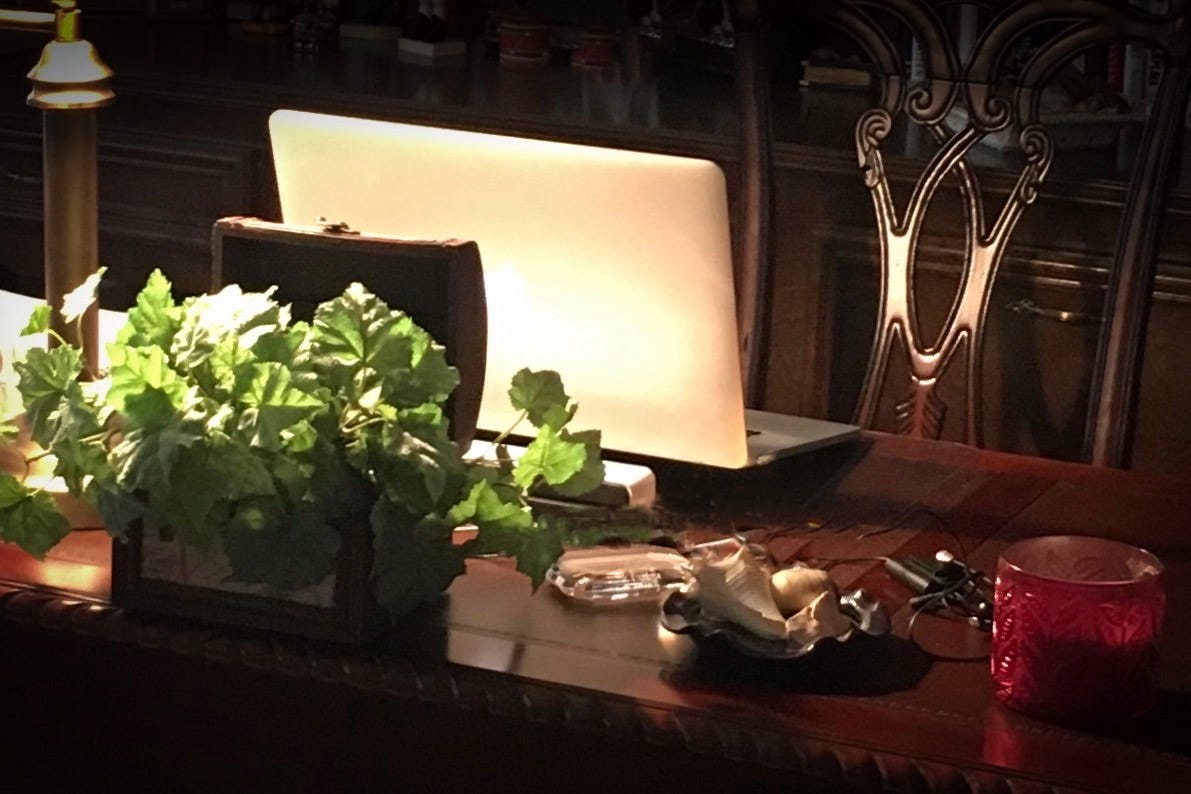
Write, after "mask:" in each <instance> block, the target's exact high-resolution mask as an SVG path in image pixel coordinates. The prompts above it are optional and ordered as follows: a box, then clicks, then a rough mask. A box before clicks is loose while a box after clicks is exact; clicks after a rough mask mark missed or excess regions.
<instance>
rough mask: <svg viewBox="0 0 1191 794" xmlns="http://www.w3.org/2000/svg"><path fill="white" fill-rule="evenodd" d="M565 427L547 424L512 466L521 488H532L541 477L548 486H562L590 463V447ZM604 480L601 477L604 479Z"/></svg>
mask: <svg viewBox="0 0 1191 794" xmlns="http://www.w3.org/2000/svg"><path fill="white" fill-rule="evenodd" d="M565 433H566V431H565V430H563V431H559V430H555V429H554V428H552V427H550V426H549V425H545V426H543V427H541V428H539V429H538V434H537V436H536V437H535V438H534V440H533V441H531V442H530V443H529V446H527V447H526V448H525V453H524V454H523V455H522V456H521V458H520V459H519V460H518V461H517V465H516V466H515V467H514V468H513V479H514V480H515V481H516V482H517V484H518V485H520V486H521V487H522V488H526V489H528V488H530V487H532V486H533V484H534V483H535V482H536V481H537V480H538V478H539V477H541V478H542V479H543V480H545V481H546V483H547V484H548V485H559V484H561V483H564V482H566V481H567V480H569V479H570V478H571V477H573V476H575V475H576V474H578V473H579V472H580V471H582V470H583V468H584V466H585V465H586V464H587V446H586V444H585V443H584V442H583V441H581V440H580V441H575V440H571V439H570V438H568V437H567V436H566V435H564V434H565ZM601 479H602V478H601Z"/></svg>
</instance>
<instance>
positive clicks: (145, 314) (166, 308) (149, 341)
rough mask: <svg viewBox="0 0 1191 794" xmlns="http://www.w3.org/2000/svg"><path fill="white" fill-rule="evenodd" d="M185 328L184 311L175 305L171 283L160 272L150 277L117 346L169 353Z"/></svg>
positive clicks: (120, 331) (155, 272)
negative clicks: (182, 314) (182, 325)
mask: <svg viewBox="0 0 1191 794" xmlns="http://www.w3.org/2000/svg"><path fill="white" fill-rule="evenodd" d="M180 325H181V310H180V309H179V307H178V305H177V304H176V303H174V295H173V292H172V291H171V285H170V282H169V279H167V278H166V277H165V275H164V274H163V273H162V272H161V271H160V270H156V269H155V270H154V271H153V272H152V273H150V274H149V279H148V281H146V282H145V286H144V288H143V289H141V291H140V293H139V294H138V295H137V296H136V305H135V306H133V307H132V308H131V309H129V311H128V321H127V322H126V323H125V324H124V326H123V327H122V328H121V329H120V330H119V332H117V334H116V342H117V343H118V344H120V345H123V346H125V347H149V346H150V345H156V346H157V347H160V348H161V349H162V350H169V349H170V344H171V343H172V342H173V339H174V335H175V334H177V333H178V328H179V326H180Z"/></svg>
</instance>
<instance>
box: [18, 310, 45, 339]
mask: <svg viewBox="0 0 1191 794" xmlns="http://www.w3.org/2000/svg"><path fill="white" fill-rule="evenodd" d="M48 330H50V305H49V304H48V303H43V304H41V305H40V306H37V307H35V308H34V309H33V313H32V314H30V315H29V322H27V323H25V327H24V328H22V329H21V336H31V335H33V334H44V333H45V332H46V331H48Z"/></svg>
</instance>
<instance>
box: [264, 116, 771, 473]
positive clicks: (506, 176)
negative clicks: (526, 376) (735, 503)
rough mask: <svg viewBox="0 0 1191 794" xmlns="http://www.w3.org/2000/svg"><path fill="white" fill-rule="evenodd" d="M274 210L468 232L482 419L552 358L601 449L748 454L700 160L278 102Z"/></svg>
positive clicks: (496, 417) (364, 226) (713, 197)
mask: <svg viewBox="0 0 1191 794" xmlns="http://www.w3.org/2000/svg"><path fill="white" fill-rule="evenodd" d="M269 127H270V136H271V141H272V147H273V157H274V164H275V167H276V171H277V184H278V190H279V193H280V198H281V208H282V215H283V220H284V221H285V222H286V223H300V224H310V223H314V222H315V221H316V220H317V219H318V218H320V217H322V218H326V219H327V220H328V221H332V222H338V221H343V222H346V223H348V224H349V225H350V226H351V227H352V228H353V229H356V230H359V231H362V232H365V233H375V234H385V235H391V236H395V237H401V238H406V239H422V240H438V239H451V238H456V239H470V240H475V241H476V242H477V243H478V244H479V247H480V256H481V259H482V260H483V266H484V279H485V286H486V289H487V292H488V311H489V331H488V369H487V373H486V377H485V385H484V394H483V398H482V400H481V408H480V417H479V426H480V427H481V428H482V429H485V430H492V431H502V430H505V429H507V428H508V427H509V426H510V425H511V424H512V423H513V421H514V420H515V419H516V415H515V413H514V411H513V410H512V408H511V407H510V406H509V401H508V396H507V389H508V385H509V380H510V378H511V377H512V375H513V373H514V372H516V371H517V370H518V369H520V368H521V367H525V366H528V367H532V368H535V369H544V368H549V369H555V370H558V371H559V373H560V374H561V375H562V378H563V381H564V383H565V384H566V386H567V390H568V392H570V393H571V394H572V396H574V397H575V398H576V399H577V400H578V402H579V405H580V412H579V415H578V420H577V425H578V426H579V427H580V428H582V427H598V428H600V429H601V430H603V433H604V436H603V443H604V447H605V449H606V450H609V451H613V452H615V451H622V452H628V453H632V454H634V455H644V456H650V457H658V458H666V459H672V460H681V461H690V462H696V463H705V464H710V465H715V466H723V467H730V468H738V467H741V466H744V465H745V464H746V463H747V459H748V454H747V449H746V443H745V427H744V401H743V395H742V391H741V384H740V366H739V351H738V348H737V333H736V317H735V297H734V292H733V283H732V264H731V248H730V241H729V227H728V207H727V197H726V189H725V184H724V176H723V173H722V172H721V170H720V169H719V167H718V166H717V165H715V164H714V163H712V162H710V161H707V160H699V159H692V158H682V157H673V156H668V155H658V154H648V153H643V152H633V151H624V150H615V149H604V148H597V147H590V146H578V145H573V144H564V143H557V142H548V141H538V140H530V139H521V138H513V137H508V136H497V135H488V134H481V133H473V132H464V131H459V130H447V129H440V128H432V127H421V126H414V125H407V124H395V123H389V122H379V121H371V120H363V119H355V118H347V117H340V116H327V115H321V114H311V113H304V112H297V111H288V110H282V111H277V112H276V113H274V114H273V116H272V117H271V119H270V124H269Z"/></svg>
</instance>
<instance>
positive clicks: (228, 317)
mask: <svg viewBox="0 0 1191 794" xmlns="http://www.w3.org/2000/svg"><path fill="white" fill-rule="evenodd" d="M273 292H274V289H272V288H271V289H269V290H266V291H265V292H243V291H242V290H241V289H240V287H239V286H238V285H236V284H229V285H227V286H226V287H224V288H223V289H221V290H220V291H219V292H217V293H215V294H214V295H200V296H198V297H195V298H187V299H186V301H184V302H183V304H182V311H181V324H180V325H179V327H178V332H177V334H176V335H175V336H174V338H173V340H172V342H171V343H170V350H169V352H170V357H171V359H172V360H173V362H174V363H175V365H176V366H177V367H178V370H179V371H180V372H183V373H186V372H190V371H194V370H196V369H198V368H199V367H201V366H202V365H203V364H205V363H206V362H207V359H208V358H210V356H211V354H212V352H213V351H214V350H215V347H216V345H218V344H219V342H220V341H221V340H223V339H224V338H226V337H228V336H236V337H237V339H238V343H239V345H240V346H241V347H243V348H245V349H250V348H252V346H253V345H254V344H256V342H257V341H259V340H260V339H261V338H262V337H263V336H264V335H266V334H268V333H271V332H274V331H277V330H278V329H281V328H285V327H286V326H287V325H288V324H289V309H288V307H282V306H280V305H279V304H278V303H277V301H275V300H273Z"/></svg>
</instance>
